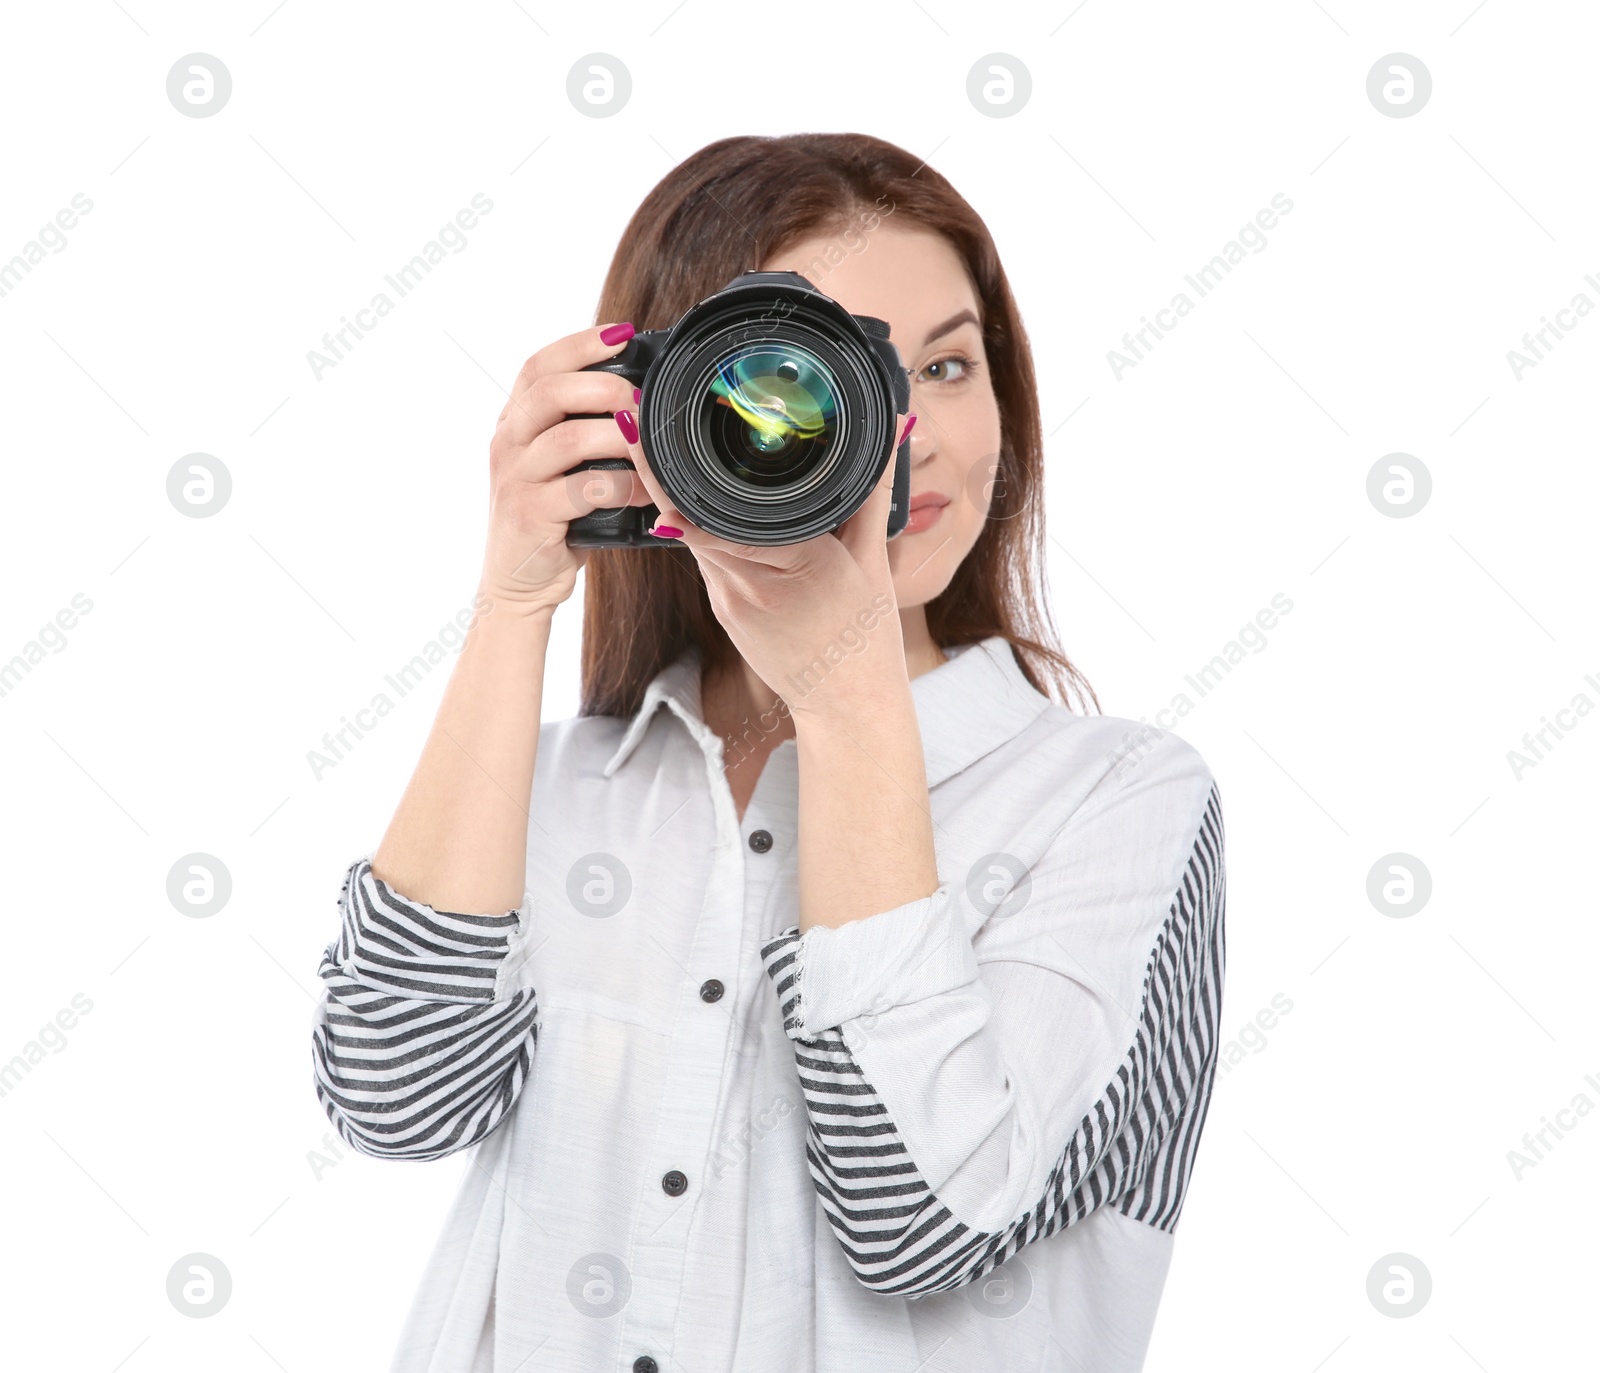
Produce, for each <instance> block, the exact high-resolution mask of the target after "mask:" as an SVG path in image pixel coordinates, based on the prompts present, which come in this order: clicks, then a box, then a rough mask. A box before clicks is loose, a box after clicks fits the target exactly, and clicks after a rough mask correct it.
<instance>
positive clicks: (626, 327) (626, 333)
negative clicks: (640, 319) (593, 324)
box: [600, 324, 633, 348]
mask: <svg viewBox="0 0 1600 1373" xmlns="http://www.w3.org/2000/svg"><path fill="white" fill-rule="evenodd" d="M632 337H633V325H631V324H613V325H612V326H611V327H610V328H609V329H602V330H601V331H600V342H601V343H603V344H605V346H606V347H607V348H615V347H616V346H617V344H619V343H626V342H627V341H628V340H629V339H631V338H632Z"/></svg>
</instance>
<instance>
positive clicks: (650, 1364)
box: [633, 1354, 656, 1373]
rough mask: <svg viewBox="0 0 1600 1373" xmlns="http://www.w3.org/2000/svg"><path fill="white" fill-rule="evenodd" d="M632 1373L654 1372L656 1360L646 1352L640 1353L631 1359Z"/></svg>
mask: <svg viewBox="0 0 1600 1373" xmlns="http://www.w3.org/2000/svg"><path fill="white" fill-rule="evenodd" d="M633 1373H656V1361H655V1360H654V1359H652V1358H651V1357H650V1356H649V1355H648V1354H641V1355H639V1357H638V1358H637V1359H635V1360H634V1361H633Z"/></svg>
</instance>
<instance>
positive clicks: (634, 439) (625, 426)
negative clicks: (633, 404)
mask: <svg viewBox="0 0 1600 1373" xmlns="http://www.w3.org/2000/svg"><path fill="white" fill-rule="evenodd" d="M617 428H618V429H620V430H622V437H623V438H625V439H627V441H628V442H629V443H638V442H639V426H638V425H637V424H635V423H634V422H633V416H632V415H630V414H629V413H628V412H627V411H626V410H618V411H617Z"/></svg>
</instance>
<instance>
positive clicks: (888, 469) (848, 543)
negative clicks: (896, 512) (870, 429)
mask: <svg viewBox="0 0 1600 1373" xmlns="http://www.w3.org/2000/svg"><path fill="white" fill-rule="evenodd" d="M915 423H916V416H915V415H901V416H899V417H897V425H898V427H897V428H896V430H895V433H896V436H897V437H896V438H895V444H894V449H893V450H892V451H891V453H890V455H889V461H888V462H886V463H885V464H884V465H883V474H882V475H881V476H880V477H879V478H878V480H877V483H876V484H875V485H874V486H873V488H872V494H871V495H869V496H868V497H867V499H866V500H865V501H863V502H862V504H861V508H860V509H859V510H857V511H856V513H855V514H854V515H852V516H851V517H850V518H849V519H848V520H846V521H845V522H844V523H843V524H842V525H840V526H839V528H838V530H837V534H838V538H839V542H840V543H842V544H843V545H844V546H845V548H846V549H848V550H849V553H850V556H851V557H852V558H854V559H855V560H856V561H857V562H861V561H862V560H863V559H864V558H865V557H866V556H867V554H868V553H869V552H870V551H871V550H873V549H877V548H883V547H886V546H887V545H888V542H889V507H890V505H891V504H892V503H893V501H894V478H895V468H896V466H897V464H898V454H899V451H900V444H901V443H902V442H903V441H904V439H905V436H906V434H907V432H908V431H909V430H910V428H911V426H912V425H913V424H915Z"/></svg>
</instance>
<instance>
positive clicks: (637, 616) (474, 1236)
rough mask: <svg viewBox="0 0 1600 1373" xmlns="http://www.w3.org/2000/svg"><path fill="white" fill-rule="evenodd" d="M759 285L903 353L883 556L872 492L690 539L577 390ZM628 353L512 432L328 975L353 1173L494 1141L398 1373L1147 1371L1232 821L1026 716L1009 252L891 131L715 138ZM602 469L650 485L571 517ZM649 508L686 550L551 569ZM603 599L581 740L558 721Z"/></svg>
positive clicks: (599, 352) (1037, 557)
mask: <svg viewBox="0 0 1600 1373" xmlns="http://www.w3.org/2000/svg"><path fill="white" fill-rule="evenodd" d="M752 269H762V270H774V271H782V270H790V271H796V272H799V273H801V274H802V275H804V276H806V277H807V278H808V279H809V280H810V281H811V282H812V283H813V284H814V285H816V286H817V287H818V289H819V290H821V291H822V292H823V293H824V294H826V295H829V296H831V297H832V298H833V299H835V300H836V301H838V302H839V303H840V304H841V305H843V306H844V307H845V308H846V309H847V310H849V311H851V312H852V313H856V314H870V315H875V316H877V317H879V318H881V319H884V320H887V321H888V322H889V323H890V326H891V338H892V340H893V341H894V343H895V344H896V346H897V348H898V349H899V352H900V355H901V360H902V362H903V363H904V364H905V365H906V366H907V368H908V370H909V373H910V376H911V382H912V384H911V396H912V402H911V411H912V412H913V413H912V414H909V415H907V416H905V417H904V418H903V425H902V428H901V430H900V432H901V433H905V432H907V431H911V432H912V438H911V449H910V451H911V459H912V471H911V491H912V502H911V505H912V508H913V511H914V512H916V513H914V514H913V515H912V517H911V521H910V524H909V525H908V526H907V528H906V530H905V531H904V532H903V533H902V534H900V535H898V536H897V537H896V538H894V539H892V540H890V539H887V538H886V533H885V531H886V525H887V520H888V513H889V501H890V487H889V482H890V479H891V477H892V473H893V463H890V464H889V466H888V468H886V469H885V476H884V480H883V482H882V483H880V484H879V486H878V487H877V488H876V489H875V490H874V492H873V494H872V495H871V496H870V498H869V499H868V500H867V502H866V503H865V504H864V505H863V506H862V507H861V509H860V510H859V511H858V512H857V513H856V514H855V515H854V516H853V517H852V518H851V519H849V520H848V521H846V522H845V523H844V524H843V525H841V526H840V527H839V528H838V529H837V530H836V531H834V532H833V533H829V534H825V535H822V536H819V537H817V538H813V539H809V540H807V541H805V542H803V543H800V544H794V545H789V546H784V547H776V548H748V547H742V546H737V545H734V544H730V543H726V542H724V541H722V540H720V539H718V538H715V537H712V536H710V535H708V534H706V533H705V532H704V531H702V530H700V529H697V528H695V527H693V526H692V525H691V524H690V523H689V522H688V521H687V520H686V519H685V518H683V517H682V516H681V515H680V514H679V513H678V512H677V511H676V510H674V509H673V508H672V506H671V504H670V502H669V501H668V500H667V498H666V495H665V493H664V492H663V491H662V490H661V489H660V488H659V486H658V484H657V483H656V481H655V478H654V476H653V474H652V473H651V472H650V469H649V467H648V465H647V464H646V463H645V462H644V461H642V454H641V452H640V449H639V447H638V444H637V437H638V434H637V427H636V424H635V422H634V419H633V414H634V406H635V405H636V402H637V399H638V397H637V393H636V392H634V390H633V388H632V385H631V383H629V382H627V381H625V380H623V379H621V378H619V377H616V376H613V375H611V374H609V373H603V372H585V371H580V370H579V369H581V368H584V367H586V366H588V365H589V364H591V363H594V362H598V361H601V360H603V359H606V358H609V357H613V356H615V355H616V354H617V353H618V352H619V351H620V350H621V348H622V347H623V345H624V344H625V343H626V340H627V339H628V338H629V337H631V335H632V333H633V332H634V330H635V329H636V328H637V329H641V330H642V329H646V328H660V327H666V326H670V325H671V324H672V323H674V322H675V321H676V319H677V318H678V316H679V315H681V314H682V313H683V311H684V310H686V309H687V308H688V307H689V306H691V305H693V304H695V303H696V302H697V301H699V300H700V299H702V298H703V297H705V296H707V295H709V294H711V293H712V292H714V291H716V290H718V289H720V288H721V287H722V286H723V285H724V284H726V282H727V281H728V280H730V279H731V278H732V277H733V276H735V275H737V274H738V273H739V272H740V271H743V270H752ZM599 318H600V319H602V320H616V321H624V322H622V323H617V324H612V325H608V326H607V327H605V328H600V327H596V328H592V329H585V330H582V331H580V332H579V333H576V334H572V335H570V336H568V337H566V338H562V339H559V340H557V341H556V342H554V343H552V344H550V345H549V346H548V347H546V348H544V349H542V350H541V351H540V352H538V353H536V354H535V355H534V356H533V357H532V358H530V359H529V360H528V362H527V365H526V366H525V367H524V368H523V369H522V372H521V375H520V376H519V377H518V378H517V381H516V384H515V387H514V390H513V393H512V396H511V399H510V400H509V402H508V403H507V405H506V407H505V409H504V410H503V411H502V412H501V415H500V420H499V424H498V428H497V430H496V433H495V436H494V439H493V442H492V443H491V446H490V467H491V475H492V482H491V485H492V507H491V518H490V522H489V534H488V547H487V552H486V556H485V560H484V569H483V574H482V582H481V585H480V593H481V596H482V597H485V598H487V602H485V601H483V600H480V602H479V604H480V608H481V607H483V606H484V605H485V604H487V613H484V614H483V615H482V616H481V617H480V618H479V619H478V620H477V621H476V622H475V623H474V625H473V627H472V629H471V631H470V633H469V635H468V637H467V641H466V644H465V646H464V647H463V649H462V651H461V655H460V660H459V662H458V663H457V665H456V667H455V669H454V671H453V674H452V676H451V680H450V683H449V686H448V688H447V690H446V692H445V696H444V699H443V701H442V703H441V705H440V708H439V715H438V719H437V721H436V723H435V726H434V729H433V732H432V734H431V735H430V737H429V739H428V742H427V745H426V747H425V748H424V751H423V754H422V758H421V761H420V762H419V764H418V767H417V771H416V774H415V776H414V777H413V779H412V781H411V784H410V786H409V787H408V789H407V791H406V793H405V796H404V797H403V799H402V800H401V802H400V806H399V809H398V810H397V812H396V814H395V816H394V819H393V821H392V823H391V824H390V826H389V829H388V831H387V833H386V834H385V835H384V838H383V842H382V844H381V845H380V846H379V848H378V849H377V851H376V853H375V854H373V855H369V856H368V857H365V858H362V859H359V860H357V861H356V862H355V863H353V864H352V865H351V867H350V870H349V872H348V874H347V876H346V879H345V884H344V890H343V892H342V893H341V911H342V927H341V931H340V934H339V937H338V938H337V939H336V940H335V941H334V942H333V944H331V945H330V946H329V948H328V950H327V953H326V956H325V958H324V961H323V964H322V968H321V974H322V977H323V980H324V983H325V985H326V994H325V996H324V998H323V1003H322V1006H321V1008H320V1010H319V1014H318V1017H317V1024H316V1026H315V1031H314V1039H315V1044H314V1048H315V1064H316V1083H317V1093H318V1097H319V1099H320V1100H321V1101H322V1103H323V1106H324V1109H325V1110H326V1111H327V1113H328V1115H329V1118H330V1119H331V1120H332V1121H333V1123H334V1125H335V1126H336V1128H337V1129H338V1131H339V1133H340V1135H341V1136H342V1137H343V1138H344V1139H345V1140H346V1141H348V1142H349V1143H350V1144H351V1145H352V1146H353V1147H354V1148H356V1149H358V1150H360V1151H361V1152H363V1153H367V1154H371V1155H374V1156H378V1157H386V1158H402V1159H435V1158H440V1157H442V1156H444V1155H446V1154H449V1153H452V1152H454V1151H456V1150H461V1149H466V1148H468V1147H470V1146H473V1145H480V1141H481V1145H480V1147H479V1148H478V1149H477V1150H476V1152H475V1154H474V1156H473V1157H472V1160H471V1163H472V1166H471V1167H470V1168H469V1169H468V1170H467V1172H466V1174H465V1178H464V1181H463V1184H462V1187H461V1191H460V1193H459V1195H458V1197H457V1200H456V1202H455V1204H454V1207H453V1209H452V1212H451V1215H450V1217H449V1221H448V1224H447V1226H446V1229H445V1233H444V1234H443V1235H442V1236H441V1238H440V1240H439V1242H438V1244H437V1246H436V1247H435V1249H434V1252H433V1255H432V1257H431V1259H430V1261H429V1264H428V1269H427V1273H426V1275H425V1277H424V1280H423V1282H422V1285H421V1287H420V1290H419V1291H418V1293H417V1296H416V1298H415V1301H414V1304H413V1306H412V1309H411V1314H410V1317H409V1319H408V1321H407V1324H406V1329H405V1331H404V1333H403V1335H402V1338H401V1341H400V1346H399V1349H398V1352H397V1353H396V1356H395V1360H394V1363H393V1365H392V1368H393V1370H394V1373H422V1370H429V1371H430V1373H488V1371H489V1370H495V1371H496V1373H509V1371H510V1370H513V1369H525V1370H529V1371H530V1373H531V1370H533V1369H537V1368H550V1369H563V1370H564V1369H607V1370H611V1369H632V1370H634V1373H656V1371H657V1370H659V1371H660V1373H666V1371H667V1370H669V1369H676V1370H693V1373H710V1371H711V1370H732V1369H739V1370H754V1369H762V1370H774V1373H788V1371H789V1370H794V1371H795V1373H800V1371H801V1370H808V1371H809V1370H821V1373H851V1371H852V1370H857V1369H859V1370H871V1371H872V1373H881V1371H882V1370H903V1373H912V1370H913V1369H918V1370H940V1369H948V1370H969V1371H970V1370H979V1369H981V1370H988V1369H995V1370H1000V1369H1005V1370H1014V1369H1021V1368H1027V1369H1039V1368H1063V1369H1091V1370H1096V1371H1097V1373H1111V1371H1115V1370H1134V1369H1138V1368H1139V1367H1140V1365H1141V1363H1142V1362H1143V1359H1144V1353H1145V1349H1146V1345H1147V1342H1148V1339H1149V1334H1150V1330H1151V1326H1152V1324H1153V1322H1154V1318H1155V1313H1156V1307H1157V1303H1158V1301H1159V1298H1160V1294H1161V1289H1162V1285H1163V1281H1164V1278H1165V1274H1166V1269H1167V1264H1168V1261H1169V1258H1170V1254H1171V1249H1172V1243H1173V1232H1174V1229H1175V1227H1176V1224H1177V1220H1178V1216H1179V1212H1180V1209H1181V1207H1182V1204H1183V1200H1184V1190H1185V1186H1186V1183H1187V1180H1188V1178H1189V1175H1190V1170H1191V1167H1192V1164H1193V1161H1194V1156H1195V1150H1196V1146H1197V1144H1198V1141H1199V1137H1200V1132H1201V1128H1202V1126H1203V1124H1204V1121H1205V1115H1206V1108H1207V1102H1208V1099H1209V1094H1210V1088H1211V1083H1212V1079H1213V1075H1214V1072H1215V1064H1216V1058H1215V1054H1216V1046H1217V1040H1218V1036H1217V1025H1218V1014H1219V1010H1220V999H1221V994H1222V978H1223V956H1224V941H1223V904H1224V903H1223V895H1224V868H1223V848H1222V842H1223V830H1222V817H1221V812H1220V807H1219V801H1218V796H1217V791H1216V788H1215V785H1214V783H1213V781H1212V778H1211V775H1210V773H1209V771H1208V769H1207V767H1206V765H1205V763H1204V761H1203V760H1202V759H1201V757H1200V756H1199V754H1198V753H1197V752H1196V751H1195V750H1194V749H1193V748H1192V747H1190V746H1189V745H1188V744H1186V743H1184V742H1183V741H1182V740H1181V739H1179V738H1178V737H1177V736H1175V735H1172V734H1167V733H1163V732H1161V731H1156V730H1141V729H1140V728H1139V727H1138V726H1132V725H1130V723H1129V722H1128V721H1125V720H1118V719H1108V718H1106V717H1104V716H1100V715H1098V714H1096V715H1092V716H1091V715H1083V714H1078V713H1075V712H1074V711H1073V710H1071V709H1069V708H1068V706H1067V705H1066V704H1065V703H1064V702H1058V701H1056V700H1054V699H1052V697H1051V696H1050V695H1049V694H1048V693H1047V691H1046V689H1045V688H1046V687H1049V686H1054V687H1056V688H1057V689H1058V691H1059V692H1060V694H1061V695H1062V696H1063V697H1065V696H1066V694H1067V692H1068V691H1069V689H1072V688H1075V687H1076V688H1080V689H1081V687H1082V685H1083V683H1082V679H1081V677H1079V675H1078V674H1077V673H1076V671H1075V670H1074V669H1073V668H1072V665H1071V664H1070V662H1068V660H1067V659H1066V658H1064V657H1063V656H1062V655H1061V654H1060V653H1059V652H1058V651H1057V650H1055V649H1054V648H1053V647H1051V640H1052V639H1053V634H1052V632H1051V631H1050V628H1049V616H1048V613H1047V612H1046V611H1045V610H1044V609H1043V601H1042V596H1041V594H1040V591H1039V581H1038V578H1039V567H1040V563H1041V562H1042V556H1041V551H1042V550H1041V543H1042V536H1043V535H1042V523H1041V506H1040V488H1041V483H1042V478H1043V458H1042V450H1041V441H1040V432H1039V431H1040V426H1039V413H1038V401H1037V397H1036V395H1035V392H1034V380H1033V369H1032V365H1031V362H1030V357H1029V351H1028V344H1027V340H1026V336H1025V334H1024V332H1023V329H1022V325H1021V322H1020V319H1019V317H1018V312H1017V309H1016V306H1015V304H1014V303H1013V301H1012V297H1011V294H1010V290H1009V287H1008V286H1007V283H1006V278H1005V275H1004V273H1003V272H1002V270H1001V268H1000V264H999V260H998V257H997V255H996V251H995V248H994V244H993V242H992V241H991V239H990V237H989V234H988V232H987V230H986V229H985V227H984V225H983V223H982V221H981V220H980V219H979V218H978V216H977V215H976V214H975V213H974V212H973V210H972V209H971V208H970V207H969V206H968V205H967V203H966V202H965V201H964V200H962V199H961V197H960V196H959V195H957V193H956V192H955V191H954V190H953V189H952V188H951V187H950V185H949V184H948V183H947V182H946V181H945V180H944V179H943V178H942V177H941V176H940V175H939V174H938V173H937V172H935V171H933V169H932V168H930V167H927V166H925V165H922V164H921V163H920V162H919V161H918V160H917V159H916V158H914V157H913V156H912V155H911V154H909V153H907V152H905V151H903V150H902V149H900V148H897V147H894V146H892V145H890V144H887V143H884V142H882V141H880V140H878V139H874V138H869V137H864V136H859V135H843V134H805V135H795V136H790V137H784V138H754V137H749V138H745V137H741V138H729V139H725V140H722V141H720V142H717V143H714V144H711V145H710V146H708V147H706V148H704V149H702V150H701V151H700V152H699V153H697V154H696V155H694V156H693V157H691V158H689V159H688V160H687V161H685V162H682V163H680V164H679V165H678V166H677V167H675V168H674V169H673V170H672V171H671V172H669V173H668V175H667V176H666V177H665V179H664V180H663V181H662V182H661V183H660V184H659V185H658V186H657V187H656V188H655V189H654V190H653V191H652V192H651V193H650V195H649V196H648V197H647V198H646V199H645V201H644V203H643V204H642V205H641V206H640V208H639V210H638V212H637V213H636V214H635V215H634V218H633V220H632V222H631V223H630V224H629V226H628V228H627V231H626V232H625V233H624V235H623V237H622V240H621V242H620V244H619V245H618V248H617V252H616V255H615V258H614V260H613V263H612V267H611V270H610V273H609V275H608V277H607V280H606V283H605V288H604V290H603V292H602V295H601V302H600V310H599ZM607 412H610V413H612V414H614V416H615V422H613V421H612V420H610V419H605V418H600V419H575V420H566V419H565V418H564V417H565V416H567V415H573V414H591V415H593V414H600V415H604V414H606V413H607ZM913 426H914V428H913ZM608 456H610V457H624V458H628V459H631V460H632V463H633V467H634V469H635V471H636V474H637V475H636V476H635V474H634V472H629V471H612V472H598V471H585V472H583V473H581V474H575V475H572V476H568V477H563V474H564V473H568V472H569V471H570V470H571V469H572V468H573V467H574V465H575V464H576V463H578V462H579V461H581V460H582V459H585V458H592V457H608ZM651 503H653V504H655V505H656V506H657V507H658V509H659V510H660V519H659V520H658V522H657V524H656V526H655V530H654V532H655V533H656V535H657V536H658V537H659V538H660V539H661V541H662V542H661V547H660V548H657V549H602V550H593V551H590V552H587V553H586V552H584V551H583V550H575V549H572V548H569V547H568V546H567V545H566V543H565V533H566V526H567V523H568V522H569V521H570V520H572V519H574V518H576V517H577V516H579V515H581V514H587V513H588V512H589V511H590V510H594V509H598V508H607V507H617V506H621V505H623V504H635V505H644V504H651ZM580 567H586V569H587V578H586V591H585V597H584V636H583V708H582V713H581V714H580V715H579V716H578V717H577V718H575V719H571V720H563V721H559V722H553V723H550V724H545V725H541V724H540V696H541V689H542V682H543V673H544V664H545V653H546V648H547V646H548V643H549V636H550V628H551V622H552V618H553V615H554V613H555V610H556V607H557V606H558V605H560V604H561V603H562V602H563V601H565V600H566V599H567V598H568V596H570V595H571V593H572V591H573V589H574V586H575V583H576V580H577V573H578V569H579V568H580ZM1092 694H1093V693H1092V692H1091V693H1090V695H1091V697H1092ZM663 703H664V704H665V705H666V706H667V707H668V710H667V712H666V713H664V714H663V713H661V712H658V710H657V707H658V706H659V705H662V704H663ZM1096 708H1097V709H1098V703H1097V702H1096ZM525 798H527V804H526V805H525V804H524V799H525ZM525 893H526V896H525V895H524V894H525Z"/></svg>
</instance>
